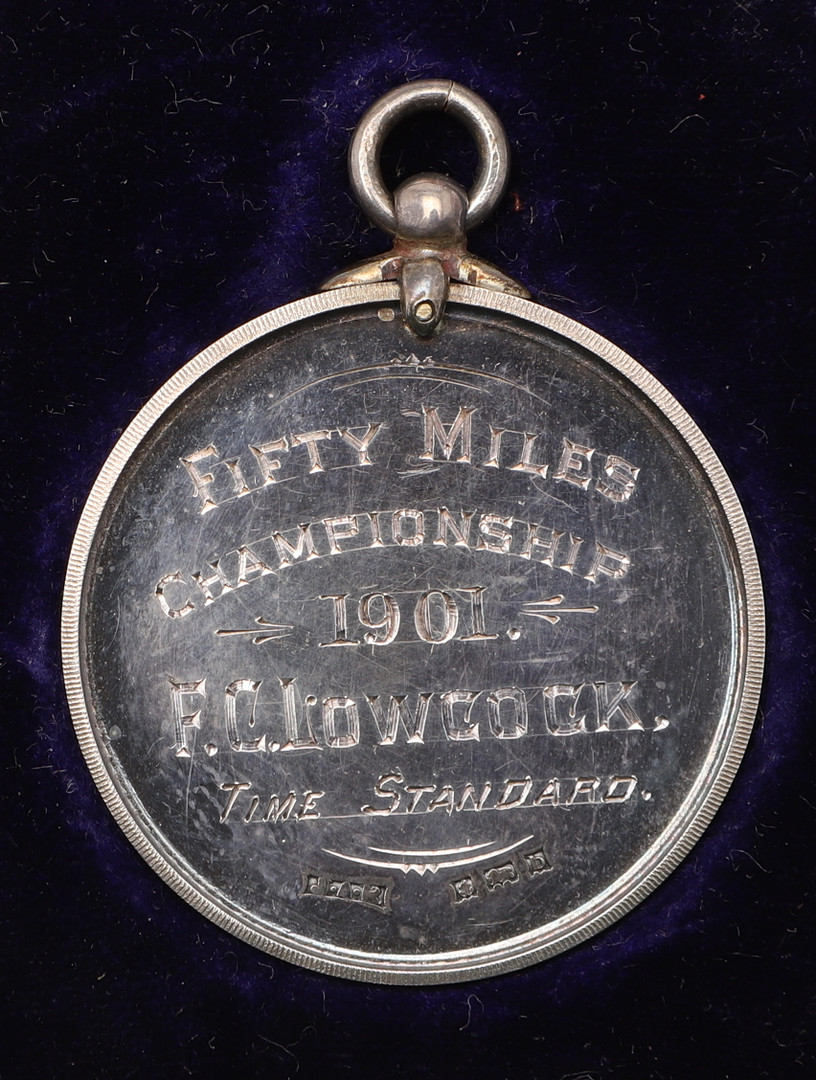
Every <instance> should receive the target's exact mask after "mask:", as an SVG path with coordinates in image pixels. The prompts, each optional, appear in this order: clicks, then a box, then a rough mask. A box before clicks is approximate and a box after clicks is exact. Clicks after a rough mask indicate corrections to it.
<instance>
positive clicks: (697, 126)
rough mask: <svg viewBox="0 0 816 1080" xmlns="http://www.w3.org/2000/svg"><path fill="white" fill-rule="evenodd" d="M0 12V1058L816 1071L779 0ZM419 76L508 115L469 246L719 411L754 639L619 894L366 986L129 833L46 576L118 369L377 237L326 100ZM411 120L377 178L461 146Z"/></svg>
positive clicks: (695, 400)
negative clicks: (161, 872)
mask: <svg viewBox="0 0 816 1080" xmlns="http://www.w3.org/2000/svg"><path fill="white" fill-rule="evenodd" d="M0 15H1V16H2V17H1V18H0V93H1V94H2V98H1V99H0V137H1V138H2V141H3V152H2V155H0V174H2V187H1V188H0V222H1V223H2V228H3V234H4V242H3V246H2V249H1V250H0V261H1V262H2V266H1V267H0V278H1V279H2V280H1V281H0V302H2V303H3V304H4V305H6V304H7V305H8V309H7V311H4V314H3V318H2V323H1V324H0V326H2V330H1V331H0V333H2V338H1V339H0V340H1V342H2V354H3V383H2V387H3V388H2V409H3V419H2V430H0V438H2V448H0V477H1V478H2V483H3V494H2V499H3V503H2V505H3V515H4V516H3V532H4V539H5V549H4V553H3V555H2V560H1V561H0V572H2V575H3V580H2V597H3V601H4V610H5V612H6V614H5V617H4V618H3V620H2V640H3V653H4V660H5V662H4V665H3V668H2V673H3V678H4V685H3V690H2V698H0V701H1V702H2V714H0V725H1V726H0V751H2V762H0V778H1V779H0V784H1V785H2V788H1V794H2V808H3V809H2V813H3V817H2V838H3V864H2V875H1V876H0V896H2V902H3V915H2V925H3V930H4V935H5V942H4V944H3V946H2V949H3V951H2V953H0V956H2V963H1V964H0V966H2V973H3V974H2V979H3V985H2V997H0V1016H2V1017H3V1020H4V1026H5V1027H6V1036H5V1037H4V1039H3V1042H2V1045H1V1046H0V1075H1V1076H3V1077H18V1076H19V1077H25V1076H32V1077H34V1076H36V1077H51V1076H55V1077H63V1076H78V1077H116V1078H120V1077H181V1076H211V1075H212V1076H216V1075H217V1076H220V1077H241V1078H247V1080H249V1078H252V1077H256V1076H269V1077H285V1078H288V1077H294V1076H298V1077H311V1076H320V1077H330V1076H335V1075H340V1076H352V1077H359V1078H363V1077H383V1078H391V1077H403V1076H404V1077H413V1076H419V1075H430V1076H457V1077H458V1076H463V1077H471V1076H472V1077H483V1076H484V1077H496V1078H509V1077H537V1078H539V1077H540V1078H545V1080H562V1078H570V1080H579V1078H580V1080H630V1078H635V1080H643V1078H648V1080H674V1078H687V1077H694V1078H703V1080H706V1078H709V1077H710V1078H716V1080H722V1078H729V1077H735V1078H736V1077H740V1078H754V1077H768V1078H773V1080H778V1078H783V1080H785V1078H788V1077H791V1078H802V1080H806V1078H807V1077H810V1076H813V1075H816V1072H814V1071H813V1070H814V1045H815V1044H816V1037H815V1036H814V1025H816V977H815V975H814V938H815V935H814V931H813V922H814V918H816V911H814V904H813V900H814V870H813V863H814V859H813V850H814V818H816V790H815V787H814V782H813V774H814V741H813V734H812V729H813V726H814V723H815V722H816V721H815V720H814V708H813V700H814V698H813V694H814V686H813V677H812V675H813V653H812V648H811V646H812V628H813V621H814V613H813V606H812V604H813V591H812V589H813V585H814V575H813V569H814V566H813V560H812V558H811V560H810V561H809V562H808V554H807V552H808V540H809V537H810V535H811V530H810V525H811V516H812V504H811V502H810V501H809V493H811V492H812V490H813V482H812V477H813V468H814V457H813V454H812V452H811V448H812V444H813V438H814V436H813V423H812V420H811V413H812V409H813V404H814V402H813V393H812V391H813V375H812V368H813V362H814V357H813V347H812V334H813V318H812V316H813V274H812V271H813V260H812V249H813V242H814V235H813V232H812V230H811V229H810V221H811V218H812V216H813V194H814V187H815V186H816V185H814V173H813V170H814V159H813V147H814V140H813V88H814V87H813V84H814V68H813V61H814V52H813V35H814V5H813V3H812V2H806V0H798V2H797V0H743V2H741V3H736V2H730V0H729V2H725V3H718V4H713V3H702V2H701V3H695V2H690V0H675V2H671V3H669V2H663V3H654V2H653V3H649V2H630V0H622V2H620V3H604V2H603V0H550V2H546V3H536V2H534V0H524V2H522V0H507V2H499V0H474V2H470V0H467V2H465V0H462V2H458V3H457V2H445V0H437V2H436V3H433V4H431V3H426V2H425V0H414V3H412V4H398V3H394V2H390V3H386V2H382V0H347V2H345V3H342V2H339V0H334V2H333V0H322V2H320V0H313V2H312V3H311V4H309V5H308V6H304V7H302V8H301V7H300V6H298V5H296V4H289V3H281V2H278V0H268V2H266V3H259V2H257V0H243V2H234V3H233V2H229V3H227V2H215V0H202V2H192V0H189V2H172V0H169V2H164V3H161V2H158V0H131V2H129V3H125V2H123V0H96V2H89V3H80V2H77V3H71V2H66V0H50V2H39V0H33V2H30V3H26V4H22V3H20V4H16V3H13V2H12V0H5V2H4V3H2V5H0ZM431 76H444V77H452V78H454V79H457V80H459V81H460V82H463V83H465V84H467V85H469V86H471V87H473V88H474V89H475V90H477V91H478V92H480V93H482V94H483V95H484V96H485V97H487V98H488V99H489V100H490V102H491V103H492V104H493V106H494V107H495V108H496V110H497V111H498V112H499V114H500V115H501V117H502V118H503V120H504V122H505V124H506V126H507V130H508V132H509V135H510V139H511V141H512V144H513V147H514V165H513V177H512V182H511V193H510V194H509V195H508V196H507V198H506V199H505V201H504V203H503V205H502V206H501V208H500V210H499V212H497V213H496V214H495V216H494V217H493V219H492V220H491V221H490V222H489V223H488V224H486V225H485V226H483V227H482V228H481V229H480V230H478V232H477V233H475V234H473V236H472V237H471V247H472V249H473V250H474V251H476V252H477V253H478V254H481V255H482V256H484V257H486V258H488V259H490V260H492V261H493V262H495V263H496V264H497V265H499V266H500V267H502V268H504V269H506V270H508V271H509V272H510V273H512V274H513V275H515V276H516V277H518V278H520V279H521V280H523V281H524V282H525V283H526V284H527V285H528V286H529V288H530V289H531V290H532V292H533V294H534V295H535V296H536V298H538V299H540V300H542V301H544V302H545V303H548V304H549V305H550V306H552V307H555V308H558V309H559V310H561V311H563V312H565V313H566V314H567V315H570V316H572V317H574V318H577V319H578V320H579V321H582V322H584V323H587V324H588V325H590V326H592V327H593V328H594V329H596V330H597V331H599V332H600V333H602V334H604V335H606V336H607V337H609V338H611V339H612V340H613V341H615V342H616V343H617V344H619V345H621V346H622V347H623V348H624V349H626V350H627V351H629V352H631V353H633V354H634V355H635V356H636V357H637V358H638V359H640V361H641V362H642V363H644V364H645V365H646V366H647V367H648V368H649V369H650V370H651V371H652V372H653V373H654V374H655V375H656V376H657V377H658V378H660V379H661V380H662V381H663V382H665V383H666V385H667V386H668V387H669V388H670V389H671V390H672V392H673V393H674V394H675V396H676V397H677V398H679V400H680V401H681V402H682V403H683V404H684V405H685V406H686V408H687V409H688V410H689V411H690V412H691V413H692V415H693V416H694V417H695V419H696V420H697V421H698V423H699V424H700V426H701V427H702V428H703V430H704V431H705V432H706V433H707V434H708V436H709V438H710V440H711V441H712V442H713V444H714V447H715V449H716V450H717V452H718V454H719V455H720V457H721V458H722V460H723V462H724V464H725V466H726V468H727V470H728V472H729V473H730V475H731V477H732V479H733V481H734V484H735V486H736V488H737V490H738V492H739V494H740V497H741V499H742V500H743V504H744V506H745V510H746V513H747V515H748V518H749V520H750V522H751V526H752V529H753V533H754V536H755V539H756V543H757V547H758V550H759V555H760V560H761V563H762V567H763V573H764V579H765V585H766V589H767V595H768V611H769V620H770V632H769V654H768V671H767V677H766V681H765V691H764V695H763V708H762V711H761V714H760V719H759V722H758V726H757V729H756V731H755V734H754V737H753V739H752V742H751V745H750V747H749V750H748V753H747V756H746V758H745V761H744V764H743V767H742V769H741V770H740V773H739V775H738V777H737V780H736V781H735V783H734V786H733V788H732V790H731V793H730V794H729V796H728V798H727V800H726V802H725V804H724V805H723V807H722V809H721V811H720V812H719V813H718V815H717V817H716V818H715V820H714V822H713V824H712V825H711V827H710V828H709V830H708V831H707V833H706V835H705V837H704V838H703V840H702V841H701V842H700V843H699V844H698V846H697V847H696V849H695V850H694V851H693V852H692V854H691V855H690V856H689V858H688V859H687V860H686V861H685V862H684V863H683V865H682V866H681V867H680V868H679V869H678V870H677V871H676V872H675V873H674V875H673V876H672V877H671V878H670V880H669V881H668V882H667V883H666V884H665V885H663V886H662V887H661V888H660V889H658V890H657V891H656V892H655V893H654V894H653V895H652V896H651V897H650V898H649V899H648V900H647V901H645V902H644V903H643V904H641V906H640V907H639V908H637V909H636V910H635V911H634V912H633V913H631V914H630V915H629V916H627V917H626V918H625V919H623V920H622V921H620V922H619V923H618V924H616V925H615V926H614V927H613V928H612V929H610V930H609V931H607V932H606V933H605V934H602V935H600V936H599V937H597V938H595V939H593V940H591V941H589V942H587V943H585V944H584V945H582V946H580V947H579V948H576V949H574V950H572V951H571V952H569V953H567V954H565V955H562V956H560V957H557V958H555V959H553V960H551V961H549V962H547V963H544V964H541V965H538V966H536V967H533V968H531V969H529V970H526V971H524V972H521V973H518V974H515V975H510V976H506V977H503V978H498V979H493V980H485V981H481V982H477V983H472V984H466V985H460V986H455V987H453V988H439V989H411V988H378V987H370V986H365V985H361V984H360V985H358V984H354V983H351V982H345V981H342V980H338V979H332V978H327V977H322V976H319V975H316V974H313V973H310V972H306V971H301V970H299V969H296V968H294V967H290V966H289V965H287V964H285V963H283V962H280V961H277V960H275V959H272V958H270V957H268V956H265V955H263V954H261V953H258V952H256V951H254V950H253V949H251V948H250V947H249V946H246V945H244V944H243V943H241V942H239V941H237V940H234V939H232V938H231V937H230V936H229V935H227V934H225V933H223V932H222V931H220V930H219V929H217V928H216V927H215V926H213V925H211V924H210V923H209V922H208V921H207V920H205V919H204V918H203V917H201V916H199V915H198V914H196V913H195V912H194V911H193V910H192V909H191V908H188V907H187V905H186V904H185V903H183V902H182V901H181V900H180V899H179V898H178V897H177V896H176V895H175V894H174V893H173V892H172V891H171V890H170V889H169V888H168V887H166V886H165V885H164V884H163V883H162V882H161V881H160V880H159V879H158V878H156V877H155V876H154V875H153V874H152V872H151V871H149V870H148V868H147V866H146V865H145V864H143V862H142V860H141V859H140V857H139V856H138V855H137V854H136V852H135V851H134V850H132V849H131V847H130V845H129V844H128V842H127V841H126V840H125V839H124V837H123V836H122V835H121V834H120V832H119V830H118V828H117V827H116V825H115V824H114V822H113V820H112V819H111V817H110V816H109V814H108V812H107V810H106V809H105V807H104V805H103V803H102V801H101V799H100V798H99V796H98V795H97V792H96V789H95V788H94V786H93V783H92V781H91V779H90V777H89V775H88V773H87V771H86V769H85V766H84V764H83V761H82V759H81V756H80V753H79V750H78V747H77V745H76V743H75V740H74V736H73V731H72V727H71V723H70V718H69V716H68V711H67V708H66V704H65V699H64V692H63V688H62V683H61V674H60V659H59V642H58V612H59V605H60V593H61V588H62V577H63V574H64V570H65V564H66V559H67V553H68V549H69V545H70V542H71V538H72V534H73V530H74V528H75V525H76V522H77V518H78V515H79V512H80V509H81V506H82V503H83V501H84V498H85V496H86V495H87V492H88V490H89V488H90V486H91V484H92V482H93V480H94V478H95V476H96V473H97V472H98V470H99V468H100V467H101V465H102V462H103V461H104V459H105V456H106V455H107V453H108V451H109V450H110V448H111V447H112V445H113V443H114V441H115V440H116V437H117V435H118V433H119V432H120V431H121V429H122V428H123V426H124V425H125V424H127V422H128V421H129V420H130V419H131V418H132V416H133V415H134V413H135V412H136V411H137V409H138V408H139V407H140V406H141V405H142V404H143V402H144V401H145V400H146V399H147V398H148V397H149V396H150V395H151V394H152V393H153V392H154V391H155V390H156V389H157V388H158V386H159V385H160V384H161V383H162V382H163V381H164V380H165V379H167V378H168V377H169V376H170V375H171V374H172V373H173V372H174V371H175V370H176V369H177V368H178V367H179V366H180V365H181V363H182V362H184V361H185V360H186V359H188V358H189V357H190V356H191V355H193V354H194V353H195V352H196V351H198V350H199V349H200V348H202V347H203V346H205V345H207V344H208V343H209V342H211V341H212V340H213V339H215V338H217V337H219V336H220V335H222V334H224V333H225V332H227V331H229V330H230V329H232V328H233V327H234V326H236V325H237V324H239V323H241V322H244V321H246V320H247V319H249V318H251V317H253V316H255V315H257V314H259V313H260V312H262V311H264V310H266V309H268V308H271V307H274V306H276V305H278V304H281V303H283V302H286V301H289V300H293V299H295V298H297V297H299V296H301V295H304V294H307V293H309V292H312V291H314V290H315V288H316V287H317V286H318V285H319V283H320V282H321V280H322V279H323V278H325V277H326V276H327V275H328V274H330V273H331V272H332V271H334V270H336V269H339V268H342V267H344V266H346V265H347V264H348V263H349V262H350V261H353V260H355V259H357V258H359V257H361V256H362V255H364V254H367V253H372V252H375V251H379V250H382V249H383V248H384V247H385V242H384V239H383V237H382V236H381V235H380V234H378V233H377V232H376V231H375V230H374V229H372V228H371V227H369V226H368V225H367V224H366V223H365V222H364V221H363V220H361V217H360V215H359V213H358V212H357V210H356V208H355V206H354V205H353V203H352V201H351V198H350V196H349V191H348V184H347V179H346V172H345V156H344V155H345V149H346V145H347V141H348V137H349V133H350V130H351V128H352V127H353V125H354V123H355V122H356V120H357V119H358V117H359V116H360V114H361V112H362V111H363V109H364V108H365V107H366V106H367V105H368V104H369V103H370V102H372V101H373V100H374V99H375V98H376V97H378V96H379V95H380V94H381V93H383V92H384V91H385V90H387V89H388V88H390V87H392V86H395V85H398V84H401V83H403V82H405V81H406V80H411V79H416V78H421V77H431ZM429 123H430V121H429ZM427 130H428V131H430V135H429V136H428V137H427V138H426V137H425V136H424V129H420V128H417V127H411V126H409V127H408V129H407V130H406V131H404V132H403V133H402V136H401V139H400V140H399V145H397V144H396V142H395V141H394V140H392V143H391V144H390V146H389V149H388V154H387V159H388V160H387V168H388V171H389V175H390V177H391V178H392V180H393V179H394V178H395V177H396V176H397V175H398V174H399V175H403V174H405V173H408V172H411V171H414V170H415V169H418V168H422V167H440V168H443V169H449V170H451V171H452V172H453V174H454V175H457V176H458V177H459V178H460V179H462V180H463V181H464V182H465V183H467V182H468V180H469V178H470V175H471V170H472V167H473V161H474V158H473V153H472V151H471V149H470V147H469V145H468V142H467V139H466V138H465V137H464V136H463V135H462V134H461V133H460V132H458V131H456V130H454V129H450V130H449V129H448V127H447V126H446V125H445V124H444V123H436V124H433V123H430V127H429V128H428V129H427ZM428 144H429V145H428ZM426 158H427V160H426Z"/></svg>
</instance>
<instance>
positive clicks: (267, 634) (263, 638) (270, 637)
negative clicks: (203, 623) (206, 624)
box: [215, 615, 294, 645]
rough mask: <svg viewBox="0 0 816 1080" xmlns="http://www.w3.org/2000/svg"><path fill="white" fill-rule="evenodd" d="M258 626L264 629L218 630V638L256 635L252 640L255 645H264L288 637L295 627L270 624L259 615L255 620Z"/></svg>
mask: <svg viewBox="0 0 816 1080" xmlns="http://www.w3.org/2000/svg"><path fill="white" fill-rule="evenodd" d="M255 622H256V623H257V624H258V626H260V627H262V628H263V629H262V630H260V631H258V630H216V631H215V632H216V634H217V636H218V637H236V636H239V635H242V634H246V635H248V634H254V635H255V636H254V637H253V638H252V644H253V645H264V644H266V642H267V641H278V640H279V639H280V638H284V637H287V636H288V634H289V631H290V630H293V629H294V627H292V626H286V625H285V624H278V623H273V622H270V621H269V619H265V618H264V617H263V615H259V616H258V618H257V619H256V620H255Z"/></svg>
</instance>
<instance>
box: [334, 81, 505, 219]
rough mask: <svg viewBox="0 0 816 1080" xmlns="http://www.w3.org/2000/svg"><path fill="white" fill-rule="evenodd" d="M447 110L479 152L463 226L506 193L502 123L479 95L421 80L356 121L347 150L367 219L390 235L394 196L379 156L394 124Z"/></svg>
mask: <svg viewBox="0 0 816 1080" xmlns="http://www.w3.org/2000/svg"><path fill="white" fill-rule="evenodd" d="M433 111H440V112H448V113H450V114H451V115H452V116H455V117H456V118H457V119H458V120H461V122H462V123H463V124H464V126H465V127H466V128H467V130H468V131H469V132H470V134H471V135H472V136H473V139H474V141H475V142H476V145H477V147H478V150H479V168H478V172H477V174H476V180H475V182H474V184H473V187H472V188H471V189H470V192H469V193H468V210H467V216H466V218H465V228H466V229H472V228H473V227H474V226H475V225H478V224H479V223H480V222H482V221H484V219H485V218H486V217H487V216H488V215H489V214H490V212H491V211H492V210H493V209H494V207H495V206H496V204H497V203H498V201H499V199H500V198H501V197H502V194H503V192H504V187H505V184H506V183H507V175H508V171H509V163H510V148H509V146H508V142H507V136H506V135H505V133H504V128H503V127H502V124H501V121H500V120H499V118H498V116H497V115H496V114H495V112H494V111H493V110H492V109H491V108H490V106H489V105H488V104H487V103H486V102H485V101H483V100H482V99H481V98H480V97H479V96H478V94H474V93H473V92H472V91H471V90H468V89H466V88H465V87H464V86H460V85H459V84H458V83H455V82H451V81H450V80H449V79H425V80H420V81H417V82H412V83H408V85H407V86H400V87H397V89H395V90H391V91H390V92H389V93H387V94H385V95H384V96H383V97H381V98H380V99H379V101H376V102H375V103H374V104H373V105H372V106H371V108H370V109H369V110H368V111H367V112H366V113H365V115H364V116H363V118H362V119H361V120H360V122H359V124H358V125H357V128H356V129H355V132H354V135H353V136H352V140H351V146H350V147H349V174H350V176H351V185H352V188H353V190H354V194H355V196H356V198H357V201H358V202H359V204H360V206H361V207H362V209H363V211H364V212H365V214H366V216H367V217H368V218H369V219H370V220H371V221H372V222H373V223H374V224H375V225H377V226H378V227H379V228H381V229H383V230H384V231H385V232H387V233H391V234H392V235H393V234H394V233H396V231H397V217H396V213H395V211H394V196H393V195H392V193H391V192H390V191H389V190H388V188H387V187H386V186H385V183H384V182H383V178H382V170H381V169H380V155H381V153H382V148H383V145H384V143H385V140H386V139H387V138H388V135H389V134H390V132H391V131H392V130H393V129H394V128H395V127H396V125H397V124H398V123H399V122H400V121H401V120H404V119H405V118H406V117H408V116H412V115H413V114H414V113H419V112H433Z"/></svg>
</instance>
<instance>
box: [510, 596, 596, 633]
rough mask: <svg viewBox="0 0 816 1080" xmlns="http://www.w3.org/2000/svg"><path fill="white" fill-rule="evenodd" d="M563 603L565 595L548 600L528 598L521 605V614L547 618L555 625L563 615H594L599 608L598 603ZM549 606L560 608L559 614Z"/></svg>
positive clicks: (532, 617) (533, 617) (551, 597)
mask: <svg viewBox="0 0 816 1080" xmlns="http://www.w3.org/2000/svg"><path fill="white" fill-rule="evenodd" d="M563 603H564V597H563V596H550V597H548V598H547V599H546V600H528V601H527V602H526V603H524V604H522V605H521V607H522V610H521V612H519V614H521V615H527V616H529V617H530V618H531V619H545V620H546V621H547V622H548V623H551V624H552V625H553V626H555V624H556V623H558V622H561V616H562V615H567V614H570V615H572V614H578V615H594V614H595V612H596V611H597V610H598V605H597V604H589V605H588V606H587V607H561V604H563ZM547 608H558V614H557V615H556V614H554V612H552V611H547V610H546V609H547Z"/></svg>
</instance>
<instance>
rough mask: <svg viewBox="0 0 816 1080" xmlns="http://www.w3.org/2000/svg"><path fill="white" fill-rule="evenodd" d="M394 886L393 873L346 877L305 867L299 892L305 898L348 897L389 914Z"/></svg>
mask: <svg viewBox="0 0 816 1080" xmlns="http://www.w3.org/2000/svg"><path fill="white" fill-rule="evenodd" d="M393 890H394V879H393V878H390V877H388V878H384V877H343V876H337V875H335V874H327V873H321V872H320V871H318V870H305V871H304V872H303V876H302V880H301V886H300V894H299V895H300V897H301V898H303V897H307V896H311V897H316V898H318V899H322V900H345V901H346V902H347V903H350V904H359V905H361V906H362V907H366V908H371V909H372V910H374V911H379V912H382V914H384V915H389V914H390V913H391V893H392V892H393Z"/></svg>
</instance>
